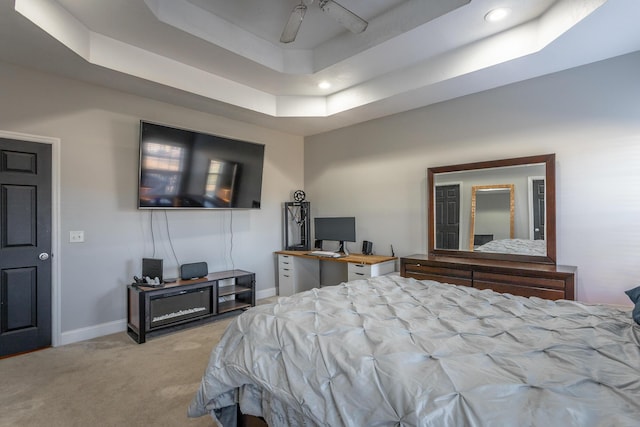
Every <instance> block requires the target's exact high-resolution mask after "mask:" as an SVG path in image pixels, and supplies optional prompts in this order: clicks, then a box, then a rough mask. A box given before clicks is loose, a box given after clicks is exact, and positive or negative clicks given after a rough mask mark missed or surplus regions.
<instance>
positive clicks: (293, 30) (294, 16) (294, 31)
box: [280, 3, 307, 43]
mask: <svg viewBox="0 0 640 427" xmlns="http://www.w3.org/2000/svg"><path fill="white" fill-rule="evenodd" d="M306 11H307V6H306V5H305V4H304V3H300V4H299V5H297V6H296V7H294V8H293V10H292V11H291V15H289V20H288V21H287V25H285V26H284V30H282V35H281V36H280V42H281V43H291V42H292V41H294V40H295V39H296V36H297V35H298V30H299V29H300V24H302V18H304V14H305V12H306Z"/></svg>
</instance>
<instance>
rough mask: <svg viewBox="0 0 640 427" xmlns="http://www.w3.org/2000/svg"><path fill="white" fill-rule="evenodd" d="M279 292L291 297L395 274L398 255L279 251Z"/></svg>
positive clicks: (281, 294)
mask: <svg viewBox="0 0 640 427" xmlns="http://www.w3.org/2000/svg"><path fill="white" fill-rule="evenodd" d="M276 254H277V255H278V295H280V296H289V295H293V294H295V293H298V292H302V291H307V290H309V289H313V288H319V287H321V286H331V285H337V284H338V283H342V282H346V281H350V280H356V279H365V278H368V277H375V276H381V275H384V274H388V273H392V272H394V271H395V269H396V258H395V257H389V256H380V255H363V254H350V255H346V256H342V257H340V258H330V257H320V256H315V255H310V251H278V252H276Z"/></svg>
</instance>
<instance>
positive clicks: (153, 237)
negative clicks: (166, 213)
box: [149, 210, 156, 258]
mask: <svg viewBox="0 0 640 427" xmlns="http://www.w3.org/2000/svg"><path fill="white" fill-rule="evenodd" d="M149 226H150V228H151V242H152V245H153V255H151V258H155V257H156V238H155V236H154V234H153V210H150V211H149Z"/></svg>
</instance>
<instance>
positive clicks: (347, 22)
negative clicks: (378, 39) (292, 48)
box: [280, 0, 369, 43]
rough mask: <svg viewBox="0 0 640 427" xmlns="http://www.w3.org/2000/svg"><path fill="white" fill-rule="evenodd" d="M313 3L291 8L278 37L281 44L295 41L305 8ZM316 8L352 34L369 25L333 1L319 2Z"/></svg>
mask: <svg viewBox="0 0 640 427" xmlns="http://www.w3.org/2000/svg"><path fill="white" fill-rule="evenodd" d="M313 1H314V0H300V4H299V5H297V6H296V7H294V8H293V10H292V11H291V15H290V16H289V20H288V21H287V25H285V27H284V30H283V31H282V35H281V36H280V42H281V43H291V42H292V41H294V40H295V39H296V35H297V34H298V30H299V29H300V24H302V19H303V18H304V14H305V12H306V11H307V6H308V5H310V4H311V3H313ZM318 7H319V8H320V9H322V11H323V12H325V13H326V14H327V15H330V16H331V17H332V18H334V19H335V20H336V21H338V22H339V23H341V24H342V25H344V27H345V28H347V29H348V30H349V31H351V32H352V33H354V34H357V33H361V32H363V31H364V30H365V29H366V28H367V25H369V23H368V22H367V21H365V20H364V19H362V18H360V17H359V16H358V15H356V14H355V13H353V12H351V11H350V10H349V9H347V8H345V7H344V6H342V5H341V4H339V3H337V2H335V1H332V0H319V1H318Z"/></svg>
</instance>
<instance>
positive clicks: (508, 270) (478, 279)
mask: <svg viewBox="0 0 640 427" xmlns="http://www.w3.org/2000/svg"><path fill="white" fill-rule="evenodd" d="M576 270H577V269H576V267H573V266H565V265H546V264H532V263H524V262H513V261H499V260H484V259H462V258H458V257H445V256H428V255H426V254H416V255H410V256H407V257H403V258H400V275H401V276H403V277H413V278H415V279H418V280H435V281H437V282H443V283H450V284H454V285H461V286H470V287H474V288H478V289H492V290H494V291H496V292H502V293H509V294H512V295H519V296H524V297H539V298H545V299H550V300H557V299H568V300H573V299H575V283H576Z"/></svg>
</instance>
